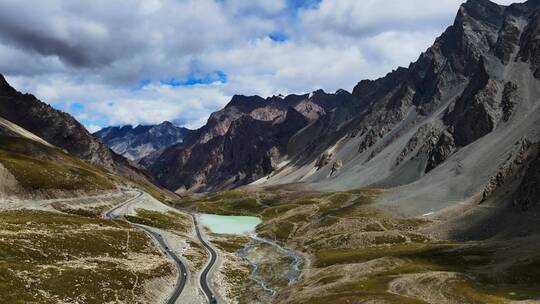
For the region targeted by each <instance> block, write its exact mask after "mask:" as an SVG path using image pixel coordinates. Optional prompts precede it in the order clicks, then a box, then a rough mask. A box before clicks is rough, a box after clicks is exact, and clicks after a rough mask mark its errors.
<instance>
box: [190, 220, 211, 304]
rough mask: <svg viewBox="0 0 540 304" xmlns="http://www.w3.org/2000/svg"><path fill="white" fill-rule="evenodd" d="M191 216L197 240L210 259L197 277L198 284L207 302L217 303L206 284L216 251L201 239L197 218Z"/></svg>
mask: <svg viewBox="0 0 540 304" xmlns="http://www.w3.org/2000/svg"><path fill="white" fill-rule="evenodd" d="M191 217H192V218H193V224H194V225H195V231H196V232H197V238H199V241H200V242H201V244H202V245H203V246H204V247H205V248H206V250H208V252H209V253H210V261H209V262H208V264H207V265H206V267H205V268H204V270H203V271H202V273H201V276H200V278H199V281H200V284H201V288H202V290H203V292H204V294H206V297H207V298H208V302H209V303H210V304H217V299H216V297H215V296H214V293H213V292H212V289H211V288H210V285H209V284H208V273H209V272H210V270H211V269H212V267H213V266H214V264H215V263H216V260H217V253H216V251H215V250H214V249H213V248H212V247H211V246H210V245H209V244H208V243H207V242H206V241H205V240H204V239H203V237H202V235H201V231H200V230H199V224H198V223H197V218H196V217H195V215H194V214H191Z"/></svg>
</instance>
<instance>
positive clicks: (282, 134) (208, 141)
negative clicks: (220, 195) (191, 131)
mask: <svg viewBox="0 0 540 304" xmlns="http://www.w3.org/2000/svg"><path fill="white" fill-rule="evenodd" d="M349 97H350V94H349V93H348V92H346V91H338V92H336V93H335V94H327V93H325V92H323V91H316V92H313V93H312V94H305V95H289V96H286V97H283V96H273V97H270V98H267V99H263V98H261V97H259V96H240V95H237V96H234V97H233V98H232V100H231V102H230V103H229V104H228V105H227V106H226V107H225V108H224V109H222V110H220V111H218V112H215V113H213V114H212V115H211V116H210V118H209V119H208V122H207V124H206V125H205V126H203V127H202V128H201V129H199V130H197V131H195V135H194V136H192V137H191V138H190V140H187V141H185V142H183V143H181V144H176V145H173V146H171V147H169V148H166V149H165V150H164V151H159V152H157V153H154V154H152V155H149V156H147V157H145V158H143V159H142V160H141V163H142V164H144V165H145V166H146V167H147V168H148V169H149V170H150V171H151V172H152V174H154V176H156V178H157V179H158V180H159V181H160V182H161V183H162V184H163V185H164V186H166V187H167V188H169V189H171V190H173V191H178V192H184V191H189V192H197V191H217V190H222V189H227V188H231V187H236V186H240V185H244V184H247V183H250V182H252V181H254V180H256V179H258V178H260V177H262V176H264V175H266V174H268V173H270V172H272V170H274V169H275V168H277V165H278V164H279V163H280V161H281V160H282V159H283V158H284V157H285V156H286V155H287V154H288V142H289V139H290V138H291V136H293V135H294V134H295V133H296V132H297V131H299V130H300V129H302V128H303V127H305V126H306V125H307V124H308V123H310V122H313V121H315V120H317V119H318V118H319V117H320V116H323V115H326V114H327V113H330V112H331V111H332V110H333V109H335V108H336V107H337V106H338V105H340V104H342V103H343V102H345V101H346V100H347V98H349Z"/></svg>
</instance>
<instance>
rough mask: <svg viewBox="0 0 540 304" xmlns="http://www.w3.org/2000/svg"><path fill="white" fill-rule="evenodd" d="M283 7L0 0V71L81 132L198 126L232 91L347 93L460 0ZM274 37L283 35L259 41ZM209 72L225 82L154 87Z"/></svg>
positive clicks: (393, 63) (191, 1)
mask: <svg viewBox="0 0 540 304" xmlns="http://www.w3.org/2000/svg"><path fill="white" fill-rule="evenodd" d="M296 2H298V1H296ZM310 2H312V1H310ZM498 2H499V3H501V4H508V3H509V2H510V1H508V0H501V1H498ZM287 3H288V1H285V0H253V1H243V0H242V1H240V0H219V1H215V0H125V1H107V0H96V1H83V0H81V1H74V0H49V1H35V2H33V4H32V5H28V4H27V3H23V2H20V1H15V0H3V1H0V73H4V74H7V75H6V76H8V77H7V78H8V80H9V81H10V82H12V83H13V84H14V86H15V87H16V88H18V89H19V90H21V91H27V92H31V93H34V94H36V95H37V96H38V97H39V98H41V99H42V100H44V101H46V102H49V103H51V104H55V105H64V106H65V105H70V104H72V103H81V104H83V105H84V110H81V111H72V113H74V114H75V115H76V116H77V118H78V119H80V120H82V121H83V122H85V123H86V125H87V127H88V128H89V129H92V130H93V129H95V128H96V126H97V125H103V124H114V125H118V124H126V123H129V124H139V123H159V122H161V121H163V120H180V121H184V122H186V125H187V126H189V127H198V126H200V125H202V124H203V123H204V122H205V121H206V119H207V117H208V115H209V114H210V113H211V112H212V111H215V110H217V109H219V108H221V107H222V106H223V105H224V104H226V102H227V101H228V100H229V99H230V97H231V96H232V95H233V94H246V95H248V94H260V95H263V96H267V95H273V94H278V93H283V94H286V93H301V92H307V91H311V90H314V89H318V88H323V89H325V90H327V91H335V90H337V89H338V88H344V89H347V90H351V89H352V87H353V86H354V85H355V84H356V83H357V82H358V81H360V80H361V79H364V78H374V77H379V76H382V75H384V74H386V73H387V72H389V71H390V70H391V69H394V68H395V67H397V66H398V65H402V66H405V65H408V64H409V62H411V61H414V60H415V59H416V58H417V57H418V55H419V54H420V52H422V51H423V50H424V49H426V48H427V47H428V46H429V45H430V44H432V42H433V41H434V39H435V36H437V35H438V34H439V33H441V32H442V31H443V30H444V28H445V27H446V26H448V25H449V24H450V23H451V22H452V18H453V17H454V16H455V14H456V12H457V9H458V6H459V4H460V3H461V1H459V0H438V1H432V0H395V1H388V0H362V1H358V0H323V1H322V2H321V3H320V4H319V5H317V6H309V8H303V9H300V10H299V11H293V10H292V8H291V7H288V4H287ZM419 8H421V9H419ZM276 33H277V34H281V35H285V36H287V37H289V39H288V40H286V41H273V40H271V39H270V38H268V37H269V35H271V34H276ZM216 71H221V72H223V73H225V74H226V75H227V81H226V83H209V84H200V85H194V86H177V87H171V86H169V85H165V84H163V83H161V82H160V80H171V79H173V80H177V81H182V80H186V79H189V78H193V77H195V76H197V77H201V78H204V75H205V74H209V73H215V72H216ZM143 80H150V84H148V85H146V86H144V87H142V88H141V87H140V82H141V81H143ZM68 110H70V111H71V109H69V108H68Z"/></svg>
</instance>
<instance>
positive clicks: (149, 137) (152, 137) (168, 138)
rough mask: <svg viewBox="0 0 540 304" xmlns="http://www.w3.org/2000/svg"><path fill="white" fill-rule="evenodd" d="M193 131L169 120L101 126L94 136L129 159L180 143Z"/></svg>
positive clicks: (138, 157)
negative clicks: (155, 122) (136, 124)
mask: <svg viewBox="0 0 540 304" xmlns="http://www.w3.org/2000/svg"><path fill="white" fill-rule="evenodd" d="M193 132H194V131H191V130H189V129H186V128H180V127H177V126H175V125H174V124H173V123H171V122H170V121H164V122H162V123H160V124H158V125H138V126H136V127H135V128H133V126H131V125H125V126H119V127H107V128H103V129H101V130H99V131H97V132H96V133H94V135H95V136H97V137H98V138H100V139H101V140H103V142H104V143H105V144H107V145H108V146H109V147H110V148H111V149H112V150H113V151H115V152H116V153H118V154H121V155H123V156H125V157H127V158H129V159H131V160H139V159H141V158H143V157H145V156H147V155H149V154H151V153H153V152H155V151H157V150H160V149H164V148H166V147H168V146H171V145H174V144H177V143H181V142H183V141H184V140H185V139H186V138H187V137H189V136H191V134H192V133H193Z"/></svg>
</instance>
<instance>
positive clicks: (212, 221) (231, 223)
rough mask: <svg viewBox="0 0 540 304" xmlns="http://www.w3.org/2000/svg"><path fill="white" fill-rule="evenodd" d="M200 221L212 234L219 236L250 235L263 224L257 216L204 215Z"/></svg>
mask: <svg viewBox="0 0 540 304" xmlns="http://www.w3.org/2000/svg"><path fill="white" fill-rule="evenodd" d="M200 219H201V223H202V224H203V225H204V226H206V227H207V228H208V229H210V231H211V232H213V233H219V234H249V233H251V232H254V231H255V227H257V225H259V224H260V223H261V219H260V218H258V217H255V216H229V215H215V214H202V215H201V216H200Z"/></svg>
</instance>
